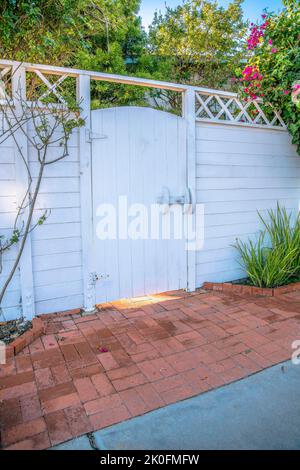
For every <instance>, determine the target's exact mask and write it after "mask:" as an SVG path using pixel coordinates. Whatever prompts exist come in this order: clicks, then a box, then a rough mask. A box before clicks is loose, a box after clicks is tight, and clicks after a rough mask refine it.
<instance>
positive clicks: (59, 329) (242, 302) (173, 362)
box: [0, 291, 300, 449]
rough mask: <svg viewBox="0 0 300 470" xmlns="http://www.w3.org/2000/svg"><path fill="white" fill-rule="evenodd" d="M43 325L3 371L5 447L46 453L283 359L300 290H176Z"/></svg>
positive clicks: (295, 332) (0, 401) (0, 400)
mask: <svg viewBox="0 0 300 470" xmlns="http://www.w3.org/2000/svg"><path fill="white" fill-rule="evenodd" d="M43 319H45V322H46V323H47V327H46V335H45V336H42V337H41V338H39V339H37V340H35V341H34V342H33V343H32V344H31V345H30V346H29V347H27V348H26V349H25V350H23V351H22V352H21V353H19V354H18V355H17V356H16V357H15V358H14V359H11V360H10V362H9V363H8V364H7V365H5V366H0V412H1V421H0V422H1V444H2V447H3V448H7V449H45V448H48V447H50V446H51V445H55V444H58V443H60V442H63V441H66V440H68V439H71V438H72V437H75V436H79V435H81V434H84V433H87V432H90V431H93V430H98V429H100V428H103V427H106V426H109V425H111V424H114V423H118V422H120V421H123V420H126V419H129V418H131V417H133V416H137V415H141V414H143V413H147V412H149V411H151V410H154V409H156V408H159V407H162V406H165V405H168V404H170V403H174V402H176V401H180V400H183V399H185V398H188V397H192V396H194V395H197V394H199V393H202V392H206V391H207V390H210V389H213V388H216V387H219V386H221V385H224V384H228V383H230V382H232V381H235V380H238V379H241V378H243V377H246V376H247V375H249V374H253V373H255V372H258V371H259V370H261V369H264V368H266V367H269V366H272V365H273V364H276V363H279V362H282V361H284V360H287V359H289V358H290V356H291V353H292V349H291V343H292V341H294V340H295V339H300V291H297V292H293V293H289V294H283V295H281V296H279V297H276V298H257V297H256V298H255V297H253V298H249V297H248V298H242V297H240V296H238V295H233V294H230V293H221V292H220V293H207V292H203V291H199V292H197V293H196V294H192V295H189V294H186V293H184V292H182V291H180V292H173V293H166V294H162V295H156V296H151V297H147V298H144V299H141V298H139V299H135V300H131V301H120V302H114V303H112V304H106V305H102V306H99V312H98V313H95V314H92V315H81V314H80V313H75V314H74V313H73V314H70V313H69V314H55V315H47V316H43ZM101 351H107V352H101Z"/></svg>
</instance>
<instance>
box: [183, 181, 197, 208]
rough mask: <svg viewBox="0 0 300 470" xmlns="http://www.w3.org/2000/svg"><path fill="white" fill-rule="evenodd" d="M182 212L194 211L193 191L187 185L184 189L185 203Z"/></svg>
mask: <svg viewBox="0 0 300 470" xmlns="http://www.w3.org/2000/svg"><path fill="white" fill-rule="evenodd" d="M183 212H184V213H185V214H194V212H195V198H194V197H193V192H192V190H191V188H189V187H187V188H186V189H185V204H184V208H183Z"/></svg>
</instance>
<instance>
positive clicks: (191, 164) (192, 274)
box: [183, 87, 196, 292]
mask: <svg viewBox="0 0 300 470" xmlns="http://www.w3.org/2000/svg"><path fill="white" fill-rule="evenodd" d="M183 117H184V118H185V120H186V127H187V131H186V139H187V142H186V145H187V186H188V188H189V190H190V193H191V195H192V198H193V199H194V200H196V104H195V90H194V88H192V87H189V88H188V89H187V90H186V91H185V92H184V95H183ZM193 206H195V203H193ZM189 217H191V215H189ZM192 219H193V220H192V222H193V227H194V229H195V227H196V214H195V210H194V211H193V215H192ZM195 250H196V248H195V249H194V250H193V249H189V250H187V290H188V292H193V291H194V290H195V289H196V251H195Z"/></svg>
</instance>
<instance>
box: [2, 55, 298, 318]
mask: <svg viewBox="0 0 300 470" xmlns="http://www.w3.org/2000/svg"><path fill="white" fill-rule="evenodd" d="M0 69H1V74H2V76H7V75H8V74H9V73H11V71H12V70H15V71H16V72H15V73H14V74H13V77H12V81H13V84H12V85H13V86H12V88H13V89H14V88H15V87H16V84H17V83H19V82H20V80H21V83H22V86H23V88H22V89H23V93H24V96H26V86H25V83H26V74H29V73H34V74H36V75H37V76H38V77H39V79H40V80H41V81H42V82H43V83H44V84H45V85H46V86H47V87H48V90H49V93H52V94H53V93H54V94H55V95H56V96H57V99H58V100H62V97H61V95H60V93H59V87H60V85H61V84H62V83H63V81H64V80H66V79H67V78H69V77H72V78H73V79H74V80H76V84H77V97H78V99H79V100H81V108H82V116H83V117H84V118H85V127H83V128H81V129H80V130H77V131H75V132H74V133H73V135H72V137H71V140H70V143H69V146H70V155H69V157H68V158H67V159H66V160H64V161H62V162H61V163H57V164H56V165H53V166H52V167H49V168H48V170H47V173H46V175H45V179H44V181H43V184H42V188H41V192H40V196H39V200H38V207H39V208H40V209H45V208H51V210H52V212H51V216H50V217H49V219H48V220H47V221H46V223H45V224H44V225H43V226H41V227H38V228H37V229H36V230H34V231H33V232H32V233H31V236H30V237H29V239H28V242H27V245H26V250H25V252H24V254H23V256H22V259H21V262H20V267H19V270H18V272H17V273H16V275H15V277H14V279H13V281H12V283H11V285H10V287H9V289H8V292H7V294H6V296H5V299H4V303H3V306H2V307H3V311H4V314H5V316H6V318H7V319H8V318H15V317H16V316H17V315H19V314H20V313H21V312H23V313H24V314H25V315H26V317H28V318H30V317H32V316H33V315H35V314H40V313H47V312H55V311H60V310H66V309H72V308H76V307H84V308H86V309H92V308H93V306H94V304H95V302H97V301H101V300H103V298H102V299H101V298H100V299H99V295H100V294H99V292H101V289H100V291H99V285H100V286H101V282H103V280H101V279H100V280H99V281H96V280H95V272H97V274H99V270H98V269H99V268H97V267H96V268H95V259H96V258H97V256H95V249H96V250H101V244H100V245H99V242H98V244H97V245H95V236H94V232H95V226H94V219H95V214H94V211H93V207H94V206H93V198H95V174H93V168H94V167H93V166H92V161H93V158H96V157H95V154H96V153H97V152H98V153H99V154H100V153H101V152H102V150H101V149H104V148H106V149H107V148H108V147H101V145H102V143H101V142H100V143H99V145H100V147H99V146H98V147H97V146H96V147H95V148H94V147H93V146H94V143H93V141H94V139H93V137H94V136H93V132H95V133H96V132H97V130H98V131H99V129H98V128H97V129H94V128H93V122H92V121H93V120H94V122H96V120H95V114H93V113H95V112H94V111H93V112H92V113H91V110H90V82H91V80H102V81H109V82H113V83H124V84H129V85H132V84H134V85H138V86H144V87H153V88H161V89H167V90H173V91H177V92H179V93H182V95H183V103H184V106H183V116H182V117H181V118H176V119H178V124H176V126H177V128H178V129H179V127H180V128H181V131H180V132H181V134H180V136H181V137H180V139H178V135H179V134H177V140H178V147H176V148H177V150H176V152H180V155H182V158H184V161H185V184H186V186H187V187H188V188H189V190H190V191H191V194H192V195H193V196H195V199H196V201H197V202H198V203H201V204H204V212H205V219H204V223H205V232H204V247H203V249H202V250H200V251H198V252H195V251H188V252H186V254H185V256H186V260H185V266H182V267H181V268H180V269H182V271H183V272H182V275H181V277H180V278H181V280H184V282H185V286H182V285H180V283H179V284H178V287H186V288H187V289H189V290H190V291H192V290H194V289H195V288H196V287H200V286H201V285H202V283H203V282H204V281H210V280H214V281H224V280H233V279H238V278H240V277H242V276H243V272H242V270H241V268H240V267H239V264H238V262H237V258H236V253H235V251H234V249H233V248H232V246H231V245H232V243H234V241H235V238H236V237H240V238H243V239H245V238H247V237H248V236H250V235H253V234H255V232H256V231H257V230H258V228H259V223H258V217H257V210H261V211H265V210H267V209H269V208H271V207H274V206H275V205H276V203H277V201H279V202H281V203H282V204H283V205H285V207H287V208H288V209H291V210H298V208H299V196H300V185H299V176H300V158H299V156H298V155H297V153H296V150H295V148H294V147H293V146H292V145H291V143H290V137H289V134H288V133H287V131H286V129H285V125H284V123H283V122H282V120H281V118H280V116H279V115H278V113H276V112H275V111H273V110H271V109H270V108H268V109H267V108H266V107H265V106H264V105H263V104H262V103H258V102H255V103H253V102H252V103H241V102H240V100H239V99H238V97H237V96H236V95H235V94H234V93H229V92H222V91H219V90H209V89H204V88H199V87H190V86H187V85H180V84H173V83H165V82H158V81H151V80H146V79H140V78H135V77H124V76H116V75H110V74H103V73H99V72H91V71H83V70H75V69H66V68H61V67H52V66H46V65H33V64H25V63H22V64H19V63H16V62H11V61H5V60H2V61H0ZM50 76H51V77H53V76H57V80H56V82H54V81H53V80H50V78H49V77H50ZM47 77H48V78H47ZM6 92H8V90H4V86H3V84H2V87H1V82H0V98H1V97H2V98H3V97H4V96H5V93H6ZM135 111H136V120H137V123H138V122H139V119H140V116H141V113H140V112H139V110H138V109H136V110H135ZM135 111H134V110H131V116H132V115H134V114H132V113H134V112H135ZM97 112H98V111H97ZM116 112H117V113H118V111H116ZM145 112H146V113H147V111H145ZM145 112H144V114H143V119H144V121H143V122H144V126H146V125H147V119H148V117H147V116H146V115H145ZM149 113H150V110H149ZM151 113H152V114H151V116H154V117H153V119H154V121H153V122H156V121H157V122H158V121H159V120H160V119H161V118H160V117H159V116H160V114H159V113H161V112H159V111H153V110H152V111H151ZM157 113H158V114H157ZM103 116H104V114H103ZM149 116H150V114H149ZM168 116H170V119H173V121H174V119H175V118H174V116H172V115H168ZM100 119H102V117H101V118H100ZM151 119H152V118H151ZM155 120H156V121H155ZM166 120H167V118H166V119H165V121H166ZM98 121H99V119H98ZM98 121H97V122H98ZM159 122H160V121H159ZM161 122H163V121H161ZM182 124H184V126H185V133H184V134H183V133H182V132H183V131H182ZM153 125H154V124H153ZM172 126H173V127H172ZM172 126H171V125H170V127H169V129H171V128H172V129H175V127H174V125H173V124H172ZM154 128H155V127H153V129H154ZM149 129H150V126H149ZM165 129H167V127H166V128H165ZM136 132H137V133H138V131H136ZM166 132H167V131H166ZM168 132H175V130H173V131H171V130H170V131H168ZM178 132H179V131H178ZM144 134H145V133H144V131H143V129H141V125H140V135H139V140H134V138H133V137H134V136H131V137H130V138H129V140H127V141H128V142H129V143H128V145H129V147H130V145H131V146H132V145H144V147H141V148H146V149H147V148H148V150H145V152H147V151H148V157H149V158H151V152H150V150H151V148H152V147H147V145H148V146H149V145H154V144H153V142H154V140H155V139H156V144H155V145H156V148H157V149H158V148H159V147H160V146H161V145H162V141H164V142H165V140H164V139H165V134H164V132H160V134H157V135H156V137H155V139H154V137H153V135H151V133H150V132H149V135H144ZM174 135H175V134H174ZM20 138H21V137H20ZM132 139H133V140H132ZM127 141H126V142H127ZM23 145H24V147H26V149H27V159H28V162H29V165H30V167H31V169H32V171H33V173H34V172H35V171H36V163H35V161H34V154H33V151H32V150H33V149H32V148H31V147H30V145H28V144H27V142H23ZM97 145H98V144H97ZM103 145H108V144H107V142H106V143H105V142H104V143H103ZM164 145H166V144H165V143H164ZM145 146H146V147H145ZM153 148H154V147H153ZM178 149H179V150H178ZM98 153H97V154H98ZM102 153H103V152H102ZM165 155H167V154H165ZM178 155H179V153H178ZM128 158H132V157H128ZM166 158H170V157H169V156H168V157H166ZM97 168H98V170H97V171H100V170H101V162H100V163H99V162H98V166H97ZM124 168H125V167H124ZM170 168H171V167H170V165H169V169H170ZM150 169H151V166H149V167H147V172H148V173H149V171H150ZM142 170H143V169H141V171H142ZM144 171H145V170H144ZM167 176H168V178H169V180H170V177H171V169H170V173H169V175H167ZM111 177H112V178H113V176H111ZM137 178H139V174H137ZM174 178H175V176H174ZM92 182H93V184H92ZM99 185H101V176H100V177H99ZM25 186H26V172H24V169H23V167H22V162H20V159H18V156H17V150H16V148H14V145H13V142H12V140H8V141H6V142H5V143H4V144H3V145H2V146H0V234H3V235H5V234H8V233H10V230H11V227H12V223H13V220H14V215H15V211H16V207H17V205H18V201H19V200H20V198H21V196H22V194H23V192H24V187H25ZM183 189H184V188H183ZM179 190H181V189H180V188H179V187H178V191H179ZM37 212H38V211H37ZM36 217H37V214H36ZM147 250H148V248H146V250H145V249H144V251H142V250H141V253H142V252H143V256H144V254H145V252H146V253H147ZM172 253H173V254H174V253H175V252H174V250H173V252H170V257H169V258H172V256H173V255H172ZM15 254H16V253H15V250H14V249H12V250H10V251H9V252H8V253H7V254H6V255H5V257H4V260H3V270H2V273H1V274H0V286H1V285H2V284H3V282H4V279H5V275H6V274H7V272H8V271H9V267H10V265H11V263H12V262H13V260H14V257H15ZM141 256H142V255H141ZM114 262H119V261H116V260H115V261H114ZM107 263H109V259H108V261H107V260H106V264H107ZM106 269H108V268H107V266H106ZM152 269H153V271H155V268H154V267H153V266H152ZM171 269H174V265H173V267H172V266H171V265H170V270H171ZM140 274H141V275H142V273H140ZM167 275H168V273H167ZM136 276H137V274H135V278H134V277H132V279H131V284H132V283H133V284H134V282H135V281H134V279H136ZM119 277H120V276H119ZM121 278H122V276H121ZM161 285H162V286H163V287H164V288H165V287H168V284H166V283H165V282H164V283H162V284H161ZM175 285H176V284H175ZM173 286H174V284H170V287H173ZM149 289H150V288H149ZM146 290H147V289H146ZM156 290H159V282H158V287H157V284H156ZM162 290H163V289H162ZM120 292H121V291H120ZM122 292H123V291H122ZM125 292H126V291H125ZM128 292H129V291H128ZM132 292H139V291H136V290H135V289H133V290H132ZM146 293H147V292H146ZM148 293H151V292H150V291H149V292H148Z"/></svg>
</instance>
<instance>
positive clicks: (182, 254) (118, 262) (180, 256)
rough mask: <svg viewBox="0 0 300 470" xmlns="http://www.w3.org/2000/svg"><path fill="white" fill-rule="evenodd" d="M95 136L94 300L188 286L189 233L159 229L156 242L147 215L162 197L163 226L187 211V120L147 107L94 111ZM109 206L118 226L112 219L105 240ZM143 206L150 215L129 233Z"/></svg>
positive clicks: (93, 135) (93, 153)
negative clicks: (180, 234)
mask: <svg viewBox="0 0 300 470" xmlns="http://www.w3.org/2000/svg"><path fill="white" fill-rule="evenodd" d="M91 140H92V186H93V191H92V192H93V236H94V238H93V239H94V256H95V259H94V266H95V270H96V273H97V276H98V281H97V283H96V302H103V301H109V300H115V299H119V298H127V297H136V296H143V295H146V294H151V293H157V292H164V291H168V290H175V289H181V288H186V287H187V253H186V251H185V240H184V238H183V237H181V239H175V237H176V236H177V235H174V232H173V231H172V230H171V231H170V234H171V237H170V239H163V238H162V237H163V235H162V232H161V231H160V233H159V235H158V234H157V233H155V234H154V237H157V236H158V239H152V238H151V230H152V231H153V229H154V227H153V224H151V217H150V214H151V205H153V204H156V203H157V202H161V203H163V202H164V203H165V204H163V205H162V207H161V209H162V212H163V213H164V215H162V216H161V222H162V223H164V222H166V219H165V218H166V217H170V219H171V220H172V217H173V216H174V213H175V212H176V214H177V216H178V214H179V213H180V214H183V211H184V205H183V204H182V202H183V201H184V196H185V193H186V186H187V167H186V160H187V159H186V122H185V120H184V119H183V118H181V117H177V116H175V115H172V114H170V113H165V112H161V111H156V110H153V109H150V108H137V107H124V108H113V109H104V110H103V109H102V110H96V111H93V112H92V134H91ZM177 200H178V201H180V204H179V203H178V204H176V201H177ZM169 202H170V203H171V204H170V205H169V204H168V203H169ZM172 203H173V204H172ZM174 203H175V204H174ZM136 204H142V205H143V206H134V205H136ZM103 205H104V206H103ZM105 205H106V206H105ZM107 205H109V206H107ZM126 205H127V209H128V219H127V222H126V214H127V209H126ZM107 211H108V212H109V213H110V215H111V216H112V217H113V214H114V211H115V216H116V217H115V220H116V221H117V226H114V221H115V220H110V227H108V226H107V227H106V228H107V231H108V232H109V234H106V235H107V238H106V235H104V236H103V235H101V234H100V235H99V227H102V228H103V224H104V220H105V217H107V215H108V212H107ZM141 211H144V214H145V217H146V219H144V223H143V224H142V225H139V227H138V232H137V233H134V234H132V231H131V228H132V227H133V226H132V225H131V224H134V219H135V220H136V222H138V220H137V219H136V218H135V217H136V216H137V215H138V214H141ZM122 220H123V222H124V220H125V222H124V223H125V225H124V224H123V225H122V226H121V223H122ZM99 224H100V225H99ZM126 224H127V227H126ZM104 225H105V224H104ZM171 225H172V222H171ZM130 227H131V228H130ZM171 228H172V227H171ZM127 229H128V230H127ZM154 231H155V230H154ZM146 233H147V235H146ZM99 236H100V238H99ZM111 237H112V238H113V239H111ZM152 237H153V233H152ZM105 238H106V239H105Z"/></svg>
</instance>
